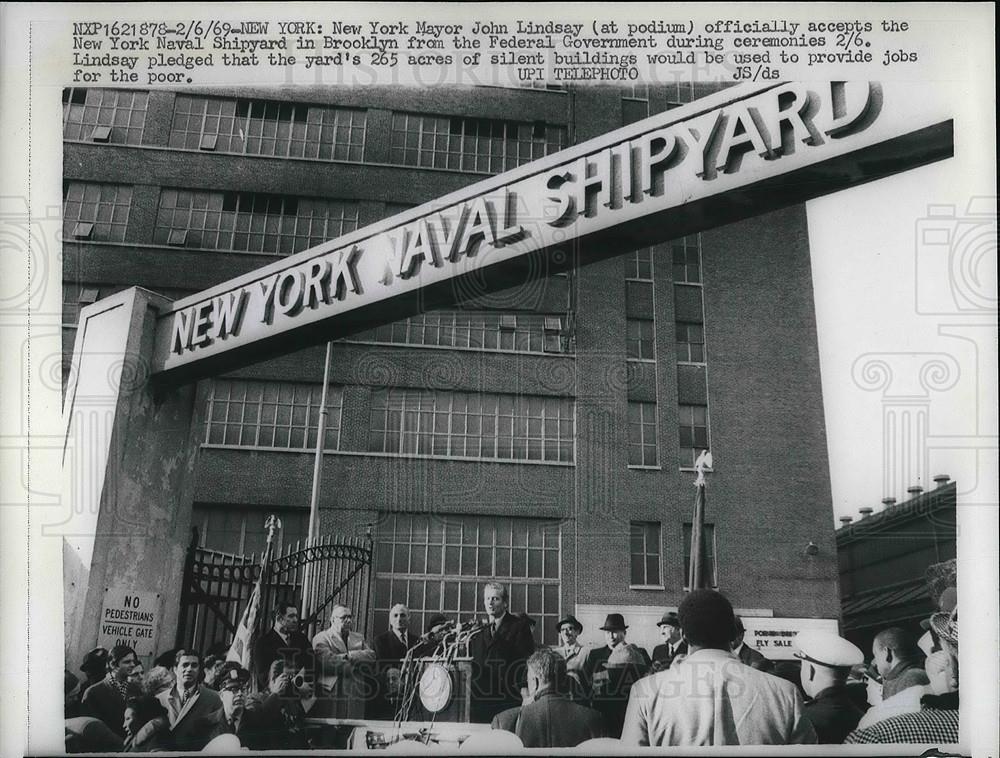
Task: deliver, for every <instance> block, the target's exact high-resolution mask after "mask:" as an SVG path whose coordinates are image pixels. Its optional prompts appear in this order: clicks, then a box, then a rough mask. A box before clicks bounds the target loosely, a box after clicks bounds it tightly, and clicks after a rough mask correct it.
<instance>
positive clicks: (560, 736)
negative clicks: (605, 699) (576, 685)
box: [492, 650, 607, 747]
mask: <svg viewBox="0 0 1000 758" xmlns="http://www.w3.org/2000/svg"><path fill="white" fill-rule="evenodd" d="M567 683H568V682H567V676H566V660H565V659H564V658H563V657H562V655H560V654H559V653H557V652H555V651H553V650H538V651H536V652H534V653H532V654H531V657H530V658H528V699H529V700H530V702H529V703H526V704H525V705H522V706H519V707H517V708H510V709H508V710H506V711H503V712H501V713H499V714H497V715H496V717H495V718H494V719H493V724H492V726H493V728H494V729H506V730H507V731H508V732H513V733H514V734H516V735H517V736H518V737H520V738H521V742H523V743H524V746H525V747H576V746H577V745H579V744H580V743H581V742H585V741H586V740H589V739H592V738H594V737H604V736H606V734H607V731H606V729H605V726H604V720H603V719H602V718H601V714H600V713H598V712H597V711H595V710H594V709H593V708H587V707H586V706H583V705H579V704H578V703H574V702H573V701H572V700H571V699H570V698H569V697H568V696H567V690H566V686H567Z"/></svg>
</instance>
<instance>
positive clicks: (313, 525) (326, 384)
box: [301, 341, 333, 620]
mask: <svg viewBox="0 0 1000 758" xmlns="http://www.w3.org/2000/svg"><path fill="white" fill-rule="evenodd" d="M332 354H333V342H332V341H331V342H327V343H326V357H325V358H324V360H323V391H322V393H321V394H320V401H319V421H318V423H317V426H316V449H315V452H314V454H313V478H312V493H311V495H310V497H309V534H308V536H307V538H306V547H307V548H310V547H312V546H313V545H314V544H315V541H316V537H317V532H318V531H319V493H320V485H321V482H322V478H323V447H324V444H323V443H324V442H325V441H326V417H327V414H328V413H329V411H328V410H327V407H326V403H327V393H328V392H329V389H330V358H331V356H332ZM312 573H313V572H312V562H311V561H309V562H307V563H306V567H305V572H304V575H303V577H302V612H301V615H302V619H303V620H305V619H306V618H307V617H308V611H309V608H308V604H309V593H310V592H311V591H312Z"/></svg>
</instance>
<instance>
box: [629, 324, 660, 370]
mask: <svg viewBox="0 0 1000 758" xmlns="http://www.w3.org/2000/svg"><path fill="white" fill-rule="evenodd" d="M625 329H626V334H625V350H626V353H627V354H628V357H629V360H637V361H651V360H654V359H655V357H656V356H655V354H654V352H653V320H652V319H643V318H630V319H626V321H625Z"/></svg>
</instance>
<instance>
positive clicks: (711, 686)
mask: <svg viewBox="0 0 1000 758" xmlns="http://www.w3.org/2000/svg"><path fill="white" fill-rule="evenodd" d="M678 616H679V617H680V622H681V629H682V630H683V632H684V637H685V638H686V639H687V641H688V650H689V653H688V656H687V658H685V659H684V660H683V661H681V662H680V663H674V664H672V665H671V666H670V668H669V669H667V670H666V671H662V672H660V673H659V674H654V675H653V676H649V677H646V678H645V679H640V680H639V681H638V682H636V683H635V685H634V686H633V687H632V690H631V692H630V695H629V703H628V709H627V710H626V713H625V725H624V728H623V729H622V742H624V743H625V744H626V745H683V746H685V747H690V746H696V745H712V746H717V745H786V744H795V743H814V742H816V732H815V730H814V729H813V727H812V724H810V723H809V721H808V719H806V718H805V717H804V716H803V702H802V696H801V695H800V694H799V691H798V688H797V687H796V686H795V685H794V684H792V683H791V682H788V681H786V680H784V679H781V678H779V677H776V676H772V675H771V674H765V673H764V672H763V671H758V670H757V669H755V668H753V667H751V666H747V665H744V664H743V663H742V662H741V661H740V660H739V658H737V657H736V656H735V655H734V654H733V652H732V650H731V648H730V642H731V640H732V639H733V637H735V636H736V618H735V616H734V614H733V607H732V605H730V603H729V601H728V600H727V599H726V598H725V597H723V596H722V595H721V594H719V593H718V592H715V591H713V590H695V591H694V592H691V593H690V594H689V595H688V596H687V597H686V598H685V599H684V601H683V602H682V603H681V605H680V608H679V609H678Z"/></svg>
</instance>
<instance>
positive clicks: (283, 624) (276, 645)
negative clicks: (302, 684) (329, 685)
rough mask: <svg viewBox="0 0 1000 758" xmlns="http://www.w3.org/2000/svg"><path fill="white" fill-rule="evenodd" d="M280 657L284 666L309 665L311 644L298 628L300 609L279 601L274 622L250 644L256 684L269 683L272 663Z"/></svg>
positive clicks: (292, 667) (310, 664)
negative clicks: (252, 645) (251, 645)
mask: <svg viewBox="0 0 1000 758" xmlns="http://www.w3.org/2000/svg"><path fill="white" fill-rule="evenodd" d="M279 658H280V659H281V660H283V661H284V662H285V665H286V667H287V668H291V669H294V670H295V671H299V670H300V669H302V668H305V669H307V670H310V669H312V644H311V643H310V642H309V638H308V637H306V636H305V635H304V634H302V632H300V631H299V609H298V608H296V607H295V606H294V605H293V604H291V603H279V604H278V605H277V606H276V607H275V609H274V624H273V626H272V627H271V628H270V629H268V630H267V633H265V634H262V635H261V636H260V637H259V638H258V640H257V642H256V643H255V644H254V647H253V672H254V676H255V677H256V679H257V687H258V688H259V689H261V690H266V689H267V687H268V681H269V675H270V671H271V664H272V663H274V662H275V661H276V660H278V659H279Z"/></svg>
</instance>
